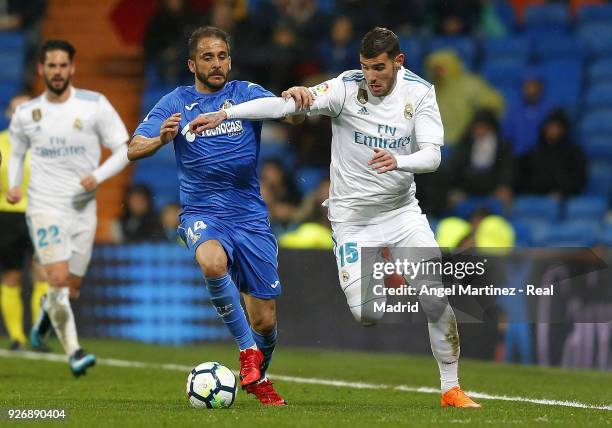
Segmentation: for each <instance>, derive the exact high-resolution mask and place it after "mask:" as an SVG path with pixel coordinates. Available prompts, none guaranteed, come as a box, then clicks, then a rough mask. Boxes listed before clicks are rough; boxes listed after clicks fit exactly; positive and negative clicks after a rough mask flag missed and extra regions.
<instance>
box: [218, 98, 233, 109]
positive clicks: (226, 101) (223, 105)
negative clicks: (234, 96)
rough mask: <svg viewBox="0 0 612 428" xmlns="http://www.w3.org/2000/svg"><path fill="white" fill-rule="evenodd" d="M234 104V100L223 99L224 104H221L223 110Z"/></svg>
mask: <svg viewBox="0 0 612 428" xmlns="http://www.w3.org/2000/svg"><path fill="white" fill-rule="evenodd" d="M233 105H234V102H233V101H232V100H225V101H223V104H222V105H221V110H225V109H226V108H230V107H231V106H233Z"/></svg>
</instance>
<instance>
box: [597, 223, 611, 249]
mask: <svg viewBox="0 0 612 428" xmlns="http://www.w3.org/2000/svg"><path fill="white" fill-rule="evenodd" d="M598 241H599V242H600V243H602V244H603V245H607V246H608V247H612V224H608V225H606V226H605V228H604V230H603V233H602V234H601V238H600V239H598Z"/></svg>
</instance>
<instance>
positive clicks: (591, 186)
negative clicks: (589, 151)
mask: <svg viewBox="0 0 612 428" xmlns="http://www.w3.org/2000/svg"><path fill="white" fill-rule="evenodd" d="M608 141H609V142H610V143H609V144H611V145H612V137H610V138H609V139H608ZM586 193H587V194H589V195H598V196H603V197H606V198H608V199H607V200H608V201H609V200H610V197H611V196H612V159H610V160H609V161H605V160H604V161H602V160H601V159H597V160H593V161H591V163H590V164H589V183H588V185H587V191H586Z"/></svg>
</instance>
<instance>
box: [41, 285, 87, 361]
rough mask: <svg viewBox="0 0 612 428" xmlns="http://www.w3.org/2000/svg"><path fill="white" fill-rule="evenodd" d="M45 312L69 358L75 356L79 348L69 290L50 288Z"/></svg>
mask: <svg viewBox="0 0 612 428" xmlns="http://www.w3.org/2000/svg"><path fill="white" fill-rule="evenodd" d="M44 307H45V311H47V313H48V314H49V318H50V319H51V324H53V328H54V329H55V333H56V334H57V337H58V339H59V341H60V342H61V344H62V346H63V347H64V351H65V352H66V354H67V355H68V356H71V355H72V354H74V353H75V352H76V351H77V350H78V349H79V348H80V346H79V340H78V338H77V331H76V324H75V322H74V314H73V313H72V308H71V307H70V298H69V290H68V288H55V287H49V291H48V292H47V298H46V299H45V302H44Z"/></svg>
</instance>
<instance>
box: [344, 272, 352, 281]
mask: <svg viewBox="0 0 612 428" xmlns="http://www.w3.org/2000/svg"><path fill="white" fill-rule="evenodd" d="M350 278H351V276H350V275H349V273H348V271H347V270H346V269H343V270H342V281H344V282H348V280H349V279H350Z"/></svg>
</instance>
